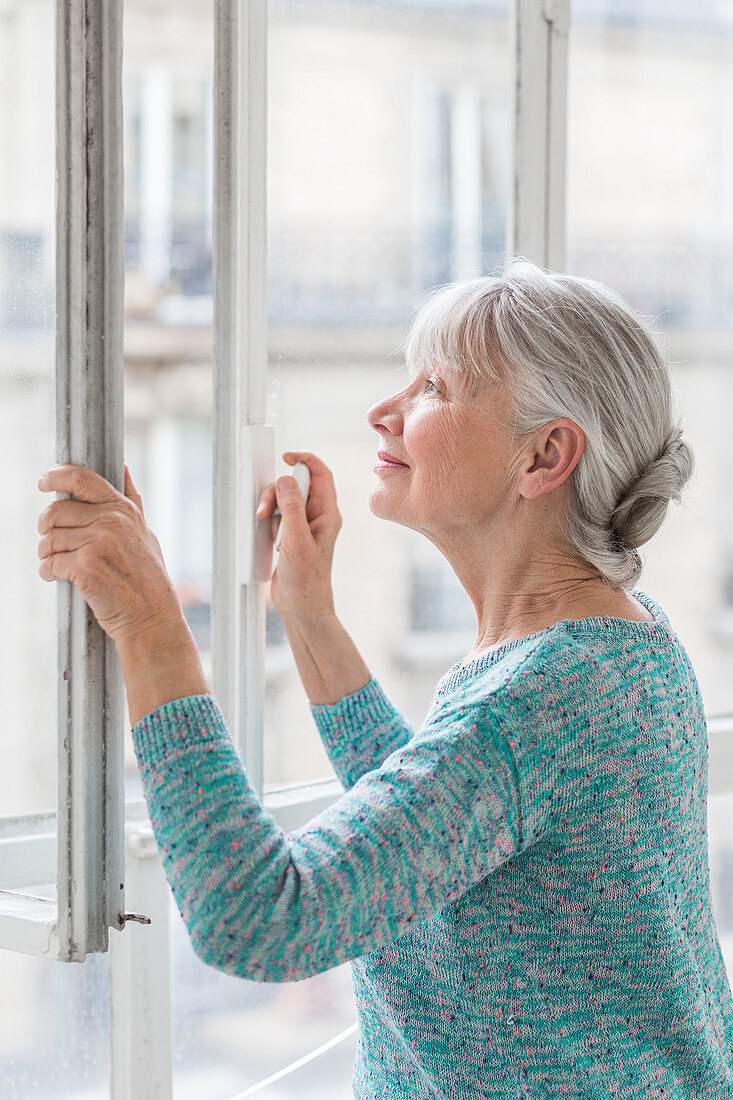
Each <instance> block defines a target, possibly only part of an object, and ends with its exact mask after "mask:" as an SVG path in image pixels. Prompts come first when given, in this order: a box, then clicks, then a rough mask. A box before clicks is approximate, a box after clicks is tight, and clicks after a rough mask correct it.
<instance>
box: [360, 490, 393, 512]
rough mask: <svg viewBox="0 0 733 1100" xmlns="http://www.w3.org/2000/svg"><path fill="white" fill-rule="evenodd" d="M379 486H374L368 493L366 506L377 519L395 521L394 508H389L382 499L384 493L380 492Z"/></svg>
mask: <svg viewBox="0 0 733 1100" xmlns="http://www.w3.org/2000/svg"><path fill="white" fill-rule="evenodd" d="M380 489H381V486H375V487H374V488H373V489H372V490H371V492H370V493H369V498H368V500H367V504H368V505H369V511H370V512H371V513H372V515H373V516H376V517H377V519H390V520H395V519H396V517H395V516H394V514H393V513H394V507H392V508H390V506H389V504H388V502H387V501H385V500H384V499H383V497H384V493H383V492H382V491H380Z"/></svg>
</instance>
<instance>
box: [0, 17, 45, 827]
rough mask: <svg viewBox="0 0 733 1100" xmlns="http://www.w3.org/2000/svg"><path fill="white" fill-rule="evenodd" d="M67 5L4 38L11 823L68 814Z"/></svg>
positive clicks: (2, 708) (2, 734)
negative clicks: (63, 293)
mask: <svg viewBox="0 0 733 1100" xmlns="http://www.w3.org/2000/svg"><path fill="white" fill-rule="evenodd" d="M54 57H55V5H54V4H53V3H52V2H51V0H6V2H5V3H4V4H3V5H2V34H1V35H0V85H1V86H2V89H3V94H2V96H1V97H0V148H1V149H2V156H1V157H0V465H2V468H3V469H4V470H5V471H6V473H8V474H10V475H11V476H10V477H9V478H6V481H7V485H6V489H5V514H4V522H3V523H2V524H1V525H0V566H1V567H2V574H3V579H4V585H3V592H4V596H3V620H4V623H5V629H4V630H3V631H2V635H1V636H0V756H1V757H2V761H3V766H2V771H1V773H0V814H2V815H5V814H14V813H22V812H25V811H36V810H53V809H55V808H56V780H57V770H56V585H55V584H53V583H49V582H47V581H42V580H41V578H40V576H39V575H38V566H39V560H38V555H37V551H38V539H39V535H38V531H37V524H38V517H39V515H40V512H41V511H42V510H43V508H45V507H46V506H47V505H48V504H49V503H50V501H51V500H53V499H54V494H48V493H42V492H41V491H40V490H39V489H38V488H37V482H38V478H39V477H40V475H41V474H42V473H43V472H44V471H45V470H47V469H48V467H49V466H51V465H53V463H54V462H55V461H56V453H55V446H56V438H55V426H54V408H55V398H54V378H53V370H54V311H55V305H54V294H55V240H54V222H55V191H54V188H55V171H56V167H55V156H54V148H55V122H54V117H55V115H54V111H55V102H56V100H55V89H54Z"/></svg>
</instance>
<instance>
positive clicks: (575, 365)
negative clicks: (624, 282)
mask: <svg viewBox="0 0 733 1100" xmlns="http://www.w3.org/2000/svg"><path fill="white" fill-rule="evenodd" d="M645 320H647V319H645V318H642V316H641V315H640V314H638V313H636V312H635V311H634V310H633V309H632V308H631V307H630V306H629V305H627V303H626V302H625V301H624V300H623V298H621V296H620V295H619V294H617V293H616V292H615V291H613V290H610V289H609V288H608V287H606V286H604V285H603V284H602V283H598V282H595V281H594V280H592V279H581V278H578V277H576V276H571V275H564V274H561V273H559V272H553V271H546V270H544V269H543V268H541V267H538V266H537V265H536V264H534V263H531V262H530V261H529V260H526V259H524V258H523V257H521V256H520V257H512V258H510V259H509V260H507V262H506V264H505V267H504V272H503V274H502V275H501V276H500V277H499V276H489V275H486V276H481V277H480V278H477V279H466V280H463V281H461V282H457V283H450V284H448V285H447V286H441V287H437V288H435V289H434V290H432V291H430V292H428V295H427V296H426V297H424V298H423V299H422V301H421V304H420V309H419V311H418V313H417V316H416V317H415V319H414V321H413V322H412V325H411V327H410V330H409V332H408V334H407V336H406V338H405V341H404V342H403V347H404V352H405V360H406V363H407V367H408V370H409V371H410V374H411V375H413V374H414V373H416V372H418V371H424V370H425V368H426V366H427V367H428V368H429V367H431V366H435V365H437V364H439V363H440V364H443V365H446V366H449V367H451V368H452V369H453V370H456V371H458V372H459V373H463V374H466V375H468V376H469V378H468V388H469V393H471V394H472V395H473V396H475V395H476V393H477V392H478V389H479V387H480V386H481V385H482V384H483V382H484V381H486V380H488V381H491V382H498V383H503V384H505V385H507V386H508V387H509V389H510V392H511V394H512V398H513V404H514V425H513V430H514V433H515V434H517V435H519V436H521V437H527V436H528V435H530V434H531V433H533V432H535V431H537V430H538V429H540V428H542V427H543V426H544V425H545V424H547V423H548V422H550V421H552V420H555V419H557V418H559V417H567V418H569V419H570V420H572V421H573V422H574V423H576V424H577V425H578V427H580V428H582V430H583V433H584V435H585V448H584V451H583V454H582V455H581V457H580V460H579V462H578V464H577V466H576V467H575V469H574V470H573V473H572V475H571V476H572V488H571V493H570V497H569V506H568V509H567V514H566V516H565V518H564V527H563V534H564V536H565V538H566V539H567V542H568V543H569V545H570V547H571V551H572V552H573V553H574V554H576V555H577V556H578V557H579V558H581V559H584V560H585V561H587V562H590V563H591V564H592V565H593V566H594V567H595V568H596V569H597V570H598V572H599V573H600V574H601V576H602V577H603V578H605V579H607V580H609V581H610V582H611V583H612V584H614V585H617V586H620V587H622V588H626V589H630V588H631V587H633V585H634V584H635V582H636V580H637V579H638V577H639V575H640V573H641V570H642V561H641V558H640V557H639V554H638V552H637V549H636V548H637V547H638V546H642V545H643V544H644V543H645V542H648V540H649V539H650V538H652V536H653V535H655V534H656V533H657V531H658V530H659V528H660V527H661V526H662V524H663V523H664V520H665V519H666V516H667V511H668V506H669V503H670V501H671V500H676V501H679V500H680V499H681V496H682V490H683V488H684V486H685V485H686V483H687V482H688V481H689V479H690V477H691V476H692V473H693V470H694V464H695V460H694V455H693V452H692V450H691V448H690V446H689V444H688V443H687V442H686V441H685V440H684V439H683V438H682V433H683V429H682V425H681V423H680V421H679V419H678V416H677V413H676V410H675V404H674V395H673V390H672V383H671V378H670V369H669V364H668V361H667V357H666V354H665V353H664V351H663V350H662V347H661V345H659V344H658V343H657V341H656V340H655V339H654V337H653V335H652V333H651V331H650V330H649V328H648V327H647V324H646V323H645Z"/></svg>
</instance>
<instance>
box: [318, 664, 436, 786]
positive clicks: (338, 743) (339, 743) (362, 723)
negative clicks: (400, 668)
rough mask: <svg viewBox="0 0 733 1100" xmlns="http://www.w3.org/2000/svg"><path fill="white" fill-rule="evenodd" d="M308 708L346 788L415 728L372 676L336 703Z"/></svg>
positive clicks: (398, 746) (378, 762)
mask: <svg viewBox="0 0 733 1100" xmlns="http://www.w3.org/2000/svg"><path fill="white" fill-rule="evenodd" d="M310 708H311V714H312V715H313V718H314V719H315V723H316V726H317V728H318V732H319V733H320V735H321V740H322V742H323V745H324V748H325V749H326V752H327V753H328V756H329V759H330V761H331V763H332V764H333V766H334V770H335V772H336V775H337V776H338V777H339V779H340V780H341V784H342V786H343V787H345V788H346V789H348V788H349V787H353V785H354V783H356V781H357V779H359V778H360V777H361V776H362V775H363V774H364V773H365V772H368V771H372V770H373V769H374V768H378V767H379V765H380V764H381V763H382V761H383V760H384V758H385V757H386V756H389V754H390V753H391V752H394V751H395V750H396V749H400V748H402V746H403V745H405V744H407V742H408V741H409V740H410V738H411V737H412V736H413V735H414V732H415V731H414V729H413V728H412V726H411V725H410V723H409V722H408V721H407V719H405V718H403V716H402V715H401V714H400V712H399V711H398V710H397V709H396V707H395V706H394V705H393V704H392V703H391V702H390V701H389V699H388V698H387V696H386V695H385V694H384V692H383V691H382V688H381V687H380V685H379V684H378V683H377V681H376V680H375V679H374V678H372V679H371V680H370V681H369V683H368V684H366V685H365V686H364V687H363V688H360V689H359V691H355V692H353V693H352V694H351V695H346V696H344V698H343V699H339V700H338V702H337V703H333V704H316V703H311V704H310Z"/></svg>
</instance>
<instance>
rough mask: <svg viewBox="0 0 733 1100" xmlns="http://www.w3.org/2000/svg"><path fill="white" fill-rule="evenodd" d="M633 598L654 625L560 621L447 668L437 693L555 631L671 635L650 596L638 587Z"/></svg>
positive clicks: (603, 618) (602, 619) (604, 618)
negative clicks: (648, 615) (651, 619)
mask: <svg viewBox="0 0 733 1100" xmlns="http://www.w3.org/2000/svg"><path fill="white" fill-rule="evenodd" d="M631 595H632V596H634V597H635V598H636V599H637V600H638V601H639V603H640V604H642V605H643V606H644V607H645V608H646V609H647V611H648V612H649V613H650V614H651V615H652V617H653V619H654V622H651V623H647V622H640V621H637V620H635V619H619V618H616V617H615V616H613V615H590V616H588V618H586V619H560V620H558V622H556V623H552V624H551V625H550V626H546V627H543V628H542V630H534V631H533V632H532V633H531V634H525V635H523V636H522V637H521V638H514V639H513V640H512V641H511V642H504V643H503V644H502V645H499V646H495V647H494V649H489V650H487V651H486V653H481V654H479V656H478V657H472V658H471V660H470V661H465V662H463V661H457V662H456V663H455V664H454V665H452V666H451V668H449V669H448V671H447V672H446V674H445V675H444V676H443V677H442V679H441V680H440V683H439V684H438V691H439V692H440V693H442V692H444V691H446V690H449V689H450V688H453V687H455V686H456V685H457V684H461V683H463V682H465V681H466V680H469V679H470V678H471V677H472V676H475V675H476V674H477V673H478V672H482V671H483V670H484V669H487V668H490V667H491V666H492V665H495V664H497V663H498V662H499V661H500V660H501V659H502V657H504V656H505V655H506V654H507V653H508V652H509V651H510V650H512V649H516V648H517V647H518V646H522V645H525V644H526V643H527V642H529V641H531V640H532V639H533V638H541V637H542V636H543V635H545V634H549V633H550V632H551V631H553V630H554V631H559V630H569V631H570V632H572V633H574V634H575V633H582V634H585V633H590V634H598V633H601V632H604V631H605V632H607V633H610V634H618V635H621V636H628V635H631V636H632V637H633V636H634V635H636V636H639V637H649V636H656V635H657V634H669V633H670V632H671V630H672V627H671V624H670V621H669V619H668V617H667V615H666V614H665V612H664V610H663V609H662V607H661V606H660V605H659V604H658V603H657V602H656V600H653V599H652V598H651V596H647V595H646V593H645V592H642V591H641V589H639V588H634V589H632V590H631Z"/></svg>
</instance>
